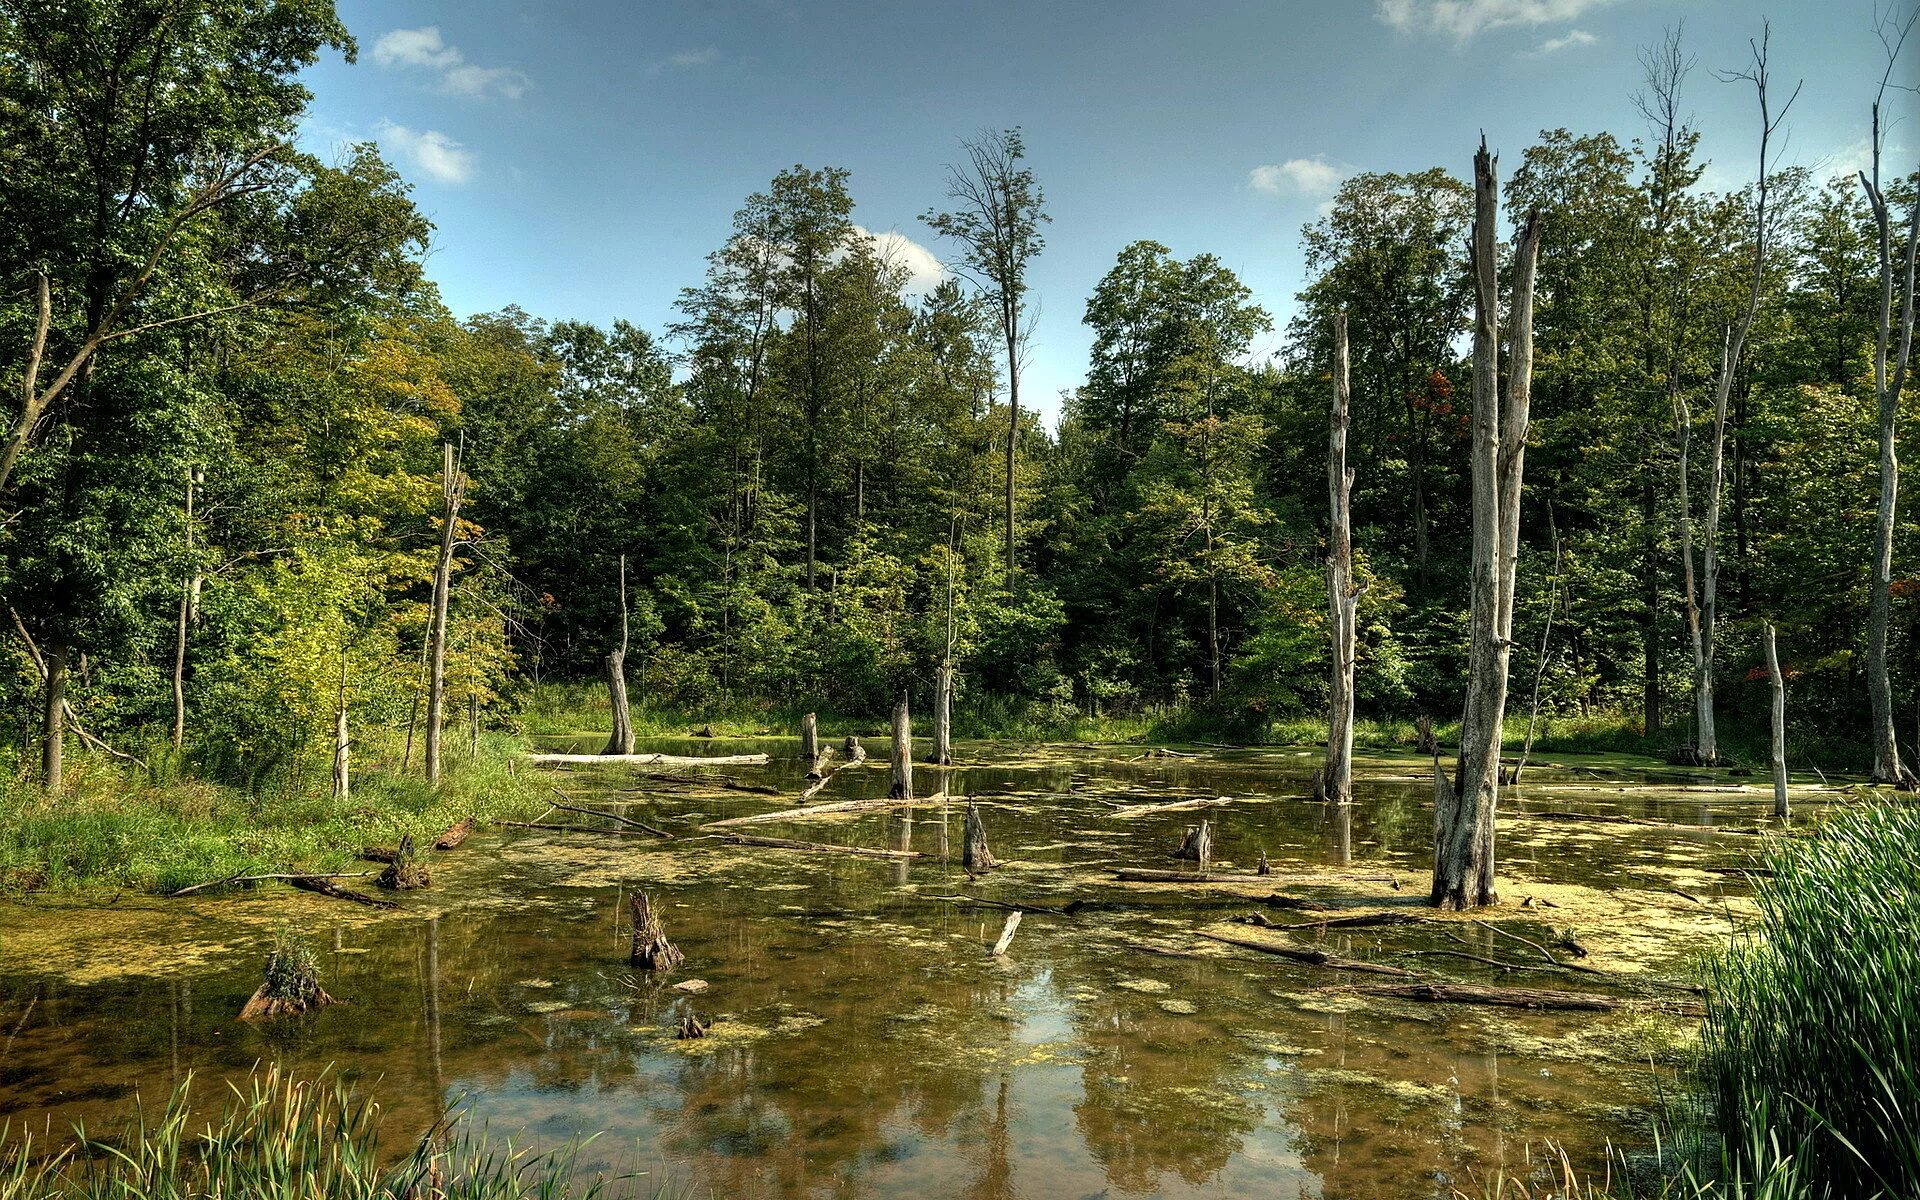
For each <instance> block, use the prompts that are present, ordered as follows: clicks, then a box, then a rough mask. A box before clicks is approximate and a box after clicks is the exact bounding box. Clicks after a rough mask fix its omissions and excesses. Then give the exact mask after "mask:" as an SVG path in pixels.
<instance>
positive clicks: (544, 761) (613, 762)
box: [527, 754, 773, 767]
mask: <svg viewBox="0 0 1920 1200" xmlns="http://www.w3.org/2000/svg"><path fill="white" fill-rule="evenodd" d="M527 761H528V762H530V763H532V764H533V765H535V766H537V767H560V766H596V767H598V766H641V767H764V766H766V765H767V764H768V763H769V762H771V761H773V760H772V759H771V758H769V757H768V756H767V755H765V754H713V755H705V756H702V755H687V754H529V755H527Z"/></svg>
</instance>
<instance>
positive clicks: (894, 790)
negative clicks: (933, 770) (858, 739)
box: [887, 692, 913, 800]
mask: <svg viewBox="0 0 1920 1200" xmlns="http://www.w3.org/2000/svg"><path fill="white" fill-rule="evenodd" d="M891 748H892V757H893V781H892V783H891V784H890V785H889V786H888V788H887V795H888V796H890V797H891V798H893V799H895V800H911V799H913V716H912V714H911V713H909V712H908V711H907V694H906V693H905V692H902V693H900V699H899V702H898V703H896V704H895V705H894V706H893V741H892V743H891Z"/></svg>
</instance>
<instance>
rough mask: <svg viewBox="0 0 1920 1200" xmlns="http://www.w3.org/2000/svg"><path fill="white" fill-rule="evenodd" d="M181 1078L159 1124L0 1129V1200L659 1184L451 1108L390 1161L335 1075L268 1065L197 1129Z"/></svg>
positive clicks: (590, 1189)
mask: <svg viewBox="0 0 1920 1200" xmlns="http://www.w3.org/2000/svg"><path fill="white" fill-rule="evenodd" d="M194 1086H195V1085H194V1080H193V1078H192V1077H191V1076H189V1077H188V1078H187V1079H186V1080H185V1081H183V1082H182V1083H181V1084H180V1086H179V1087H178V1088H176V1089H175V1090H174V1092H173V1095H172V1096H171V1097H170V1098H169V1099H168V1101H167V1104H166V1106H165V1108H164V1109H163V1110H162V1111H161V1112H160V1113H159V1114H158V1118H157V1120H153V1121H149V1119H148V1118H149V1114H148V1113H147V1112H146V1111H145V1110H144V1109H143V1108H141V1107H140V1106H139V1105H138V1103H137V1102H136V1105H135V1108H134V1111H133V1113H132V1114H131V1116H130V1117H129V1118H128V1120H127V1123H126V1126H125V1128H124V1129H123V1130H121V1132H120V1133H119V1134H118V1135H117V1136H115V1137H112V1138H107V1139H101V1138H95V1137H92V1136H90V1135H89V1134H88V1133H87V1131H86V1130H84V1129H76V1130H75V1131H74V1137H73V1139H72V1144H70V1145H68V1146H66V1147H64V1148H59V1149H52V1148H50V1147H45V1146H39V1145H36V1144H35V1143H34V1141H33V1140H32V1138H31V1137H30V1136H26V1135H23V1134H16V1133H15V1132H14V1131H13V1130H11V1129H0V1200H132V1198H134V1197H140V1198H143V1200H202V1198H204V1200H215V1198H224V1197H234V1198H238V1197H245V1198H247V1200H413V1198H417V1197H426V1196H433V1197H437V1198H442V1200H599V1198H602V1197H604V1198H606V1200H616V1198H626V1197H641V1196H645V1197H653V1198H660V1197H665V1196H667V1195H669V1191H668V1189H666V1188H665V1187H662V1186H659V1185H651V1186H650V1185H648V1184H647V1182H646V1181H644V1180H643V1179H640V1178H639V1177H636V1176H621V1177H616V1178H611V1179H609V1178H605V1177H598V1178H592V1179H586V1180H581V1179H578V1178H577V1174H578V1173H577V1172H576V1170H575V1166H576V1157H575V1156H576V1152H577V1151H578V1149H579V1145H578V1144H575V1145H573V1146H569V1147H567V1148H565V1149H563V1150H561V1151H558V1152H555V1153H546V1154H534V1153H528V1152H526V1151H523V1150H517V1149H515V1148H514V1146H513V1145H512V1144H511V1143H501V1144H496V1143H494V1142H492V1141H491V1140H490V1139H489V1138H488V1137H487V1135H486V1132H485V1131H484V1129H483V1130H480V1131H469V1130H467V1129H466V1128H465V1127H464V1123H463V1122H462V1121H461V1119H460V1117H459V1116H458V1114H455V1115H453V1116H451V1117H449V1118H447V1119H446V1120H444V1121H441V1122H439V1123H438V1124H436V1125H435V1126H434V1127H433V1128H432V1129H431V1130H429V1131H428V1134H427V1135H426V1136H425V1137H423V1138H422V1139H421V1140H420V1142H419V1143H418V1144H417V1145H415V1146H414V1147H413V1149H412V1152H411V1153H408V1154H405V1155H404V1156H400V1157H398V1158H397V1159H396V1158H395V1157H394V1156H393V1155H391V1154H387V1153H383V1150H382V1147H381V1145H380V1109H379V1106H378V1105H377V1104H375V1103H374V1102H373V1101H372V1100H370V1099H367V1098H365V1097H363V1096H360V1095H358V1094H356V1093H355V1092H354V1091H353V1090H352V1089H351V1088H349V1087H347V1086H346V1085H345V1084H343V1083H340V1082H338V1081H333V1082H331V1083H329V1081H327V1080H326V1079H324V1078H323V1079H321V1080H318V1081H313V1082H306V1081H299V1080H295V1079H293V1078H292V1077H290V1076H288V1075H285V1074H283V1073H282V1072H281V1071H280V1070H279V1069H277V1068H274V1069H270V1070H267V1071H264V1072H262V1073H257V1074H255V1075H254V1076H252V1077H251V1078H250V1079H249V1080H248V1081H247V1083H246V1086H245V1087H239V1086H230V1088H229V1095H228V1096H227V1098H226V1102H225V1104H224V1106H223V1107H222V1109H221V1112H220V1114H219V1116H217V1117H215V1118H213V1119H211V1120H208V1121H206V1122H205V1123H204V1124H199V1125H198V1126H197V1131H195V1130H194V1129H192V1128H190V1126H193V1125H194V1124H195V1122H194V1117H193V1105H192V1101H193V1092H194Z"/></svg>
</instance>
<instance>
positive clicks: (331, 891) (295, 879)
mask: <svg viewBox="0 0 1920 1200" xmlns="http://www.w3.org/2000/svg"><path fill="white" fill-rule="evenodd" d="M287 882H288V883H290V884H292V885H293V886H294V887H297V888H299V889H300V890H301V891H303V892H312V893H314V894H315V895H319V896H327V897H330V898H332V899H334V900H347V901H351V902H352V903H354V904H364V905H366V906H367V907H368V908H399V907H400V906H399V905H398V904H395V903H394V902H393V901H391V900H382V899H380V898H379V897H377V896H369V895H367V894H366V893H365V892H356V891H353V890H351V889H349V888H343V887H338V886H336V885H334V884H331V883H328V882H327V881H326V880H325V879H322V878H321V877H320V876H318V875H294V876H291V877H289V878H288V880H287ZM178 894H179V893H177V892H176V893H175V895H178Z"/></svg>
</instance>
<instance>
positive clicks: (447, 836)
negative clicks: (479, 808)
mask: <svg viewBox="0 0 1920 1200" xmlns="http://www.w3.org/2000/svg"><path fill="white" fill-rule="evenodd" d="M472 832H473V818H472V817H462V818H461V819H460V820H458V821H455V822H454V823H453V824H452V825H450V826H448V827H447V831H446V832H445V833H443V834H441V835H440V836H439V837H437V838H435V839H434V840H433V848H434V849H435V850H451V849H453V848H454V847H455V846H458V845H459V844H460V843H461V842H464V841H466V840H467V836H468V835H469V834H471V833H472Z"/></svg>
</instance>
